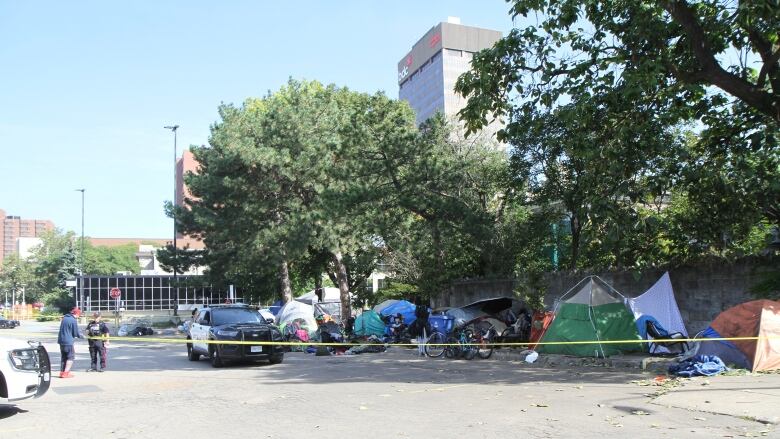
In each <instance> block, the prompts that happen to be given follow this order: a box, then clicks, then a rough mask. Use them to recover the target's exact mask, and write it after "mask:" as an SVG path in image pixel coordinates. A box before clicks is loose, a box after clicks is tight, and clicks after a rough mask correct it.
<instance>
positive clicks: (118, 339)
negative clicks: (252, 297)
mask: <svg viewBox="0 0 780 439" xmlns="http://www.w3.org/2000/svg"><path fill="white" fill-rule="evenodd" d="M13 335H25V336H37V337H38V338H52V337H54V336H55V335H56V334H51V333H23V332H14V333H13ZM86 338H87V339H91V340H109V341H114V342H123V341H143V342H152V343H173V344H183V343H187V344H189V343H205V344H220V345H266V346H356V345H376V346H385V345H389V344H391V345H393V346H415V347H416V346H419V345H420V344H424V345H426V346H462V345H466V344H468V345H472V346H480V347H495V346H499V347H500V346H504V347H511V346H530V345H534V346H548V345H583V344H630V343H659V344H664V343H670V342H671V343H677V342H702V341H704V342H708V341H747V340H777V339H780V335H770V336H755V337H717V338H676V339H659V340H652V339H651V340H640V339H636V340H587V341H546V342H536V343H533V342H525V343H508V342H494V343H481V342H472V343H427V342H423V343H350V342H341V343H323V342H314V341H312V342H305V341H245V340H244V341H242V340H189V339H184V338H159V337H157V338H156V337H111V338H104V337H86Z"/></svg>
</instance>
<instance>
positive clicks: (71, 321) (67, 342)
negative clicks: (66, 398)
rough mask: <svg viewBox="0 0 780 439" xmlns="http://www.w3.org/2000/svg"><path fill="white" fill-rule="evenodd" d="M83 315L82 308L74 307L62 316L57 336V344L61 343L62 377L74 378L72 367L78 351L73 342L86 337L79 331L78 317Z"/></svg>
mask: <svg viewBox="0 0 780 439" xmlns="http://www.w3.org/2000/svg"><path fill="white" fill-rule="evenodd" d="M80 315H81V310H80V309H79V308H78V307H74V308H73V309H71V310H70V312H69V313H67V314H65V315H64V316H63V317H62V321H61V322H60V333H59V335H58V336H57V344H59V345H60V378H73V374H72V373H71V372H70V368H71V367H73V360H74V359H75V358H76V351H75V349H74V347H73V343H74V342H75V341H76V339H77V338H84V336H83V335H81V332H80V331H79V324H78V322H77V321H76V318H77V317H78V316H80Z"/></svg>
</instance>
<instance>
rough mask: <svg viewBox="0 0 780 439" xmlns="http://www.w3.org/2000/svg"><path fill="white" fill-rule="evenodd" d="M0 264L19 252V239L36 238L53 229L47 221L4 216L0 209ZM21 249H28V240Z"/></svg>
mask: <svg viewBox="0 0 780 439" xmlns="http://www.w3.org/2000/svg"><path fill="white" fill-rule="evenodd" d="M0 218H2V219H0V264H2V262H3V260H4V259H5V258H6V257H8V256H11V255H12V254H14V253H16V252H17V251H18V250H19V242H18V241H19V238H38V237H41V236H42V235H43V234H44V233H45V232H46V231H48V230H52V229H54V223H52V222H51V221H49V220H35V219H21V218H20V217H18V216H11V215H9V216H6V215H5V211H4V210H2V209H0ZM24 242H25V243H27V244H25V245H23V247H25V248H26V247H29V240H25V241H24Z"/></svg>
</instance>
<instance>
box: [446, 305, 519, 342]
mask: <svg viewBox="0 0 780 439" xmlns="http://www.w3.org/2000/svg"><path fill="white" fill-rule="evenodd" d="M521 305H522V302H520V301H519V300H517V299H513V298H511V297H494V298H491V299H483V300H478V301H476V302H472V303H469V304H468V305H466V306H462V307H460V308H450V309H448V310H446V311H445V312H444V314H445V315H447V316H449V317H452V319H453V321H454V322H453V326H454V327H455V328H460V327H461V326H463V325H465V324H466V323H468V322H470V321H472V320H474V319H476V318H478V317H484V316H494V317H496V316H497V315H498V314H500V313H501V312H502V311H506V310H508V309H513V308H516V310H519V309H520V308H521ZM491 323H493V326H494V327H495V329H496V331H497V332H498V333H499V334H500V333H501V331H503V330H504V329H506V324H505V323H503V322H501V321H500V320H499V319H496V318H494V319H492V321H491Z"/></svg>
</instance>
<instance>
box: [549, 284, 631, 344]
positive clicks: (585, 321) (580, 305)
mask: <svg viewBox="0 0 780 439" xmlns="http://www.w3.org/2000/svg"><path fill="white" fill-rule="evenodd" d="M572 293H574V294H572ZM612 340H615V341H617V340H641V337H640V336H639V332H638V331H637V329H636V324H635V323H634V316H633V314H632V313H631V311H630V310H629V309H628V307H627V306H626V301H625V297H624V296H623V295H622V294H620V293H619V292H618V291H617V290H615V289H614V288H613V287H612V286H611V285H609V284H607V283H606V282H604V281H603V280H601V278H599V277H597V276H589V277H587V278H585V279H583V280H582V281H580V282H579V283H578V284H577V285H575V286H574V288H572V289H571V290H569V292H567V293H566V294H564V295H563V296H561V298H560V299H558V301H556V308H555V318H554V319H553V322H552V324H550V327H549V328H548V329H547V331H546V332H545V334H544V336H543V337H542V340H541V343H546V342H571V341H593V342H594V343H588V344H550V345H545V344H542V345H540V346H539V352H543V353H547V354H564V355H576V356H579V357H609V356H611V355H616V354H621V353H626V352H640V351H642V350H643V347H642V344H641V343H630V342H629V343H602V342H604V341H612Z"/></svg>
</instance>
